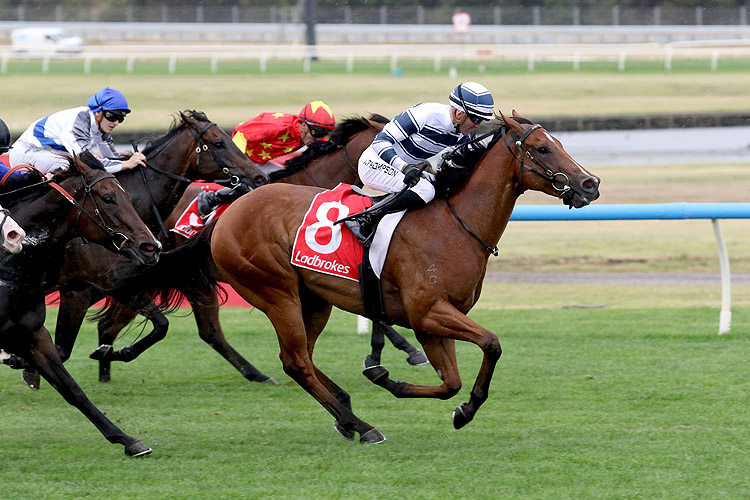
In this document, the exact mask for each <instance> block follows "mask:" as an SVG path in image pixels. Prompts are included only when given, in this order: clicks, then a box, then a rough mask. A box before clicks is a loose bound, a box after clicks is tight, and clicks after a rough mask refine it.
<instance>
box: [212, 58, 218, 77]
mask: <svg viewBox="0 0 750 500" xmlns="http://www.w3.org/2000/svg"><path fill="white" fill-rule="evenodd" d="M218 71H219V54H214V55H212V56H211V74H212V75H215V74H216V73H217V72H218Z"/></svg>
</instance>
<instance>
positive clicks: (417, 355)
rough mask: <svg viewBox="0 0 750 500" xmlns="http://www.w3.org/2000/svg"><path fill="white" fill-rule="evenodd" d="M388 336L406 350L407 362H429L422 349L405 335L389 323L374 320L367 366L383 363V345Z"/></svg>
mask: <svg viewBox="0 0 750 500" xmlns="http://www.w3.org/2000/svg"><path fill="white" fill-rule="evenodd" d="M386 338H388V340H390V341H391V344H393V346H394V347H395V348H396V349H398V350H400V351H404V352H405V353H406V354H407V356H406V362H407V363H409V364H410V365H412V366H420V365H425V364H427V363H428V361H427V358H426V357H425V355H424V354H423V353H422V351H420V350H419V349H417V348H416V347H414V346H413V345H411V344H410V343H409V341H408V340H406V338H404V336H403V335H401V334H400V333H398V332H397V331H396V330H395V329H393V328H392V327H391V326H390V325H388V324H387V323H385V322H383V321H381V320H374V321H373V322H372V335H371V337H370V347H371V348H372V350H371V352H370V354H368V355H367V357H366V358H365V361H364V365H365V368H370V367H373V366H378V365H380V364H381V362H380V356H381V354H382V352H383V347H385V339H386Z"/></svg>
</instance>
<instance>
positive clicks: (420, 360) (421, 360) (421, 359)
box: [406, 349, 429, 366]
mask: <svg viewBox="0 0 750 500" xmlns="http://www.w3.org/2000/svg"><path fill="white" fill-rule="evenodd" d="M406 362H407V363H409V364H410V365H412V366H422V365H426V364H427V363H429V361H428V359H427V356H425V355H424V353H423V352H422V351H420V350H419V349H417V350H415V351H414V352H412V353H410V354H409V355H408V356H406Z"/></svg>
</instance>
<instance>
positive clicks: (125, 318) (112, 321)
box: [90, 302, 169, 382]
mask: <svg viewBox="0 0 750 500" xmlns="http://www.w3.org/2000/svg"><path fill="white" fill-rule="evenodd" d="M139 313H140V314H142V315H143V316H145V317H146V318H147V319H148V320H149V321H150V322H151V325H152V326H153V329H152V330H151V332H149V334H148V335H146V336H145V337H143V338H142V339H139V340H138V341H136V342H135V343H133V344H131V345H129V346H126V347H123V348H122V349H119V350H116V351H115V350H113V349H112V343H113V342H114V340H115V338H117V334H118V333H119V332H120V331H122V329H123V328H125V327H126V326H127V325H128V324H129V323H130V321H131V320H132V319H133V317H134V316H135V313H133V312H132V311H130V310H128V309H127V308H126V307H118V309H117V310H115V311H114V312H113V313H112V314H110V315H109V316H108V317H105V318H102V319H101V320H100V321H99V340H100V341H101V342H103V344H102V345H101V346H99V348H98V349H97V350H96V351H94V352H93V353H91V356H90V357H91V358H92V359H98V360H99V361H100V363H101V361H123V362H125V363H128V362H130V361H133V360H134V359H135V358H137V357H138V356H140V355H141V354H143V352H144V351H146V349H148V348H150V347H151V346H153V345H154V344H156V343H157V342H160V341H162V340H164V339H165V338H166V336H167V331H168V330H169V320H168V319H167V317H166V316H165V315H164V313H162V312H161V311H159V309H158V308H157V307H156V305H155V304H154V303H153V302H149V304H148V305H147V306H145V307H144V308H142V309H140V310H139ZM107 341H108V342H109V343H107ZM100 381H102V382H106V381H108V380H102V379H101V371H100Z"/></svg>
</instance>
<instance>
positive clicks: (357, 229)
mask: <svg viewBox="0 0 750 500" xmlns="http://www.w3.org/2000/svg"><path fill="white" fill-rule="evenodd" d="M357 215H364V212H363V213H361V214H357ZM344 225H345V226H346V227H347V229H349V232H351V233H352V235H354V237H355V238H357V240H359V241H360V243H363V244H367V243H368V242H369V241H370V240H371V239H372V235H373V234H375V231H373V230H372V229H370V230H369V231H368V230H367V229H366V226H369V225H370V221H369V217H367V216H364V217H355V218H352V219H347V220H345V221H344Z"/></svg>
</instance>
